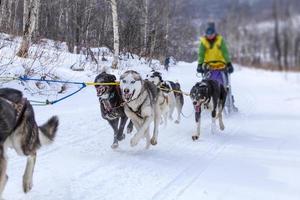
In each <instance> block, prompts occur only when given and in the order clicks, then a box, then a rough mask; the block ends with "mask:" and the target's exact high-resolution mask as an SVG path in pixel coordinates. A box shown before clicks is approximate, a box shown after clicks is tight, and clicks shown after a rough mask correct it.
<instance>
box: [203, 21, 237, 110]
mask: <svg viewBox="0 0 300 200" xmlns="http://www.w3.org/2000/svg"><path fill="white" fill-rule="evenodd" d="M233 71H234V69H233V66H232V64H231V59H230V56H229V52H228V49H227V45H226V43H225V41H224V39H223V37H222V36H221V35H220V34H218V33H217V32H216V29H215V24H214V23H208V26H207V29H206V31H205V36H204V37H201V38H200V46H199V55H198V67H197V72H198V73H201V74H202V75H204V77H205V78H207V79H212V80H215V81H217V82H218V83H219V84H222V85H224V87H225V88H227V90H228V93H227V94H228V98H227V102H226V104H227V106H228V107H229V110H232V111H238V109H237V107H235V105H234V98H233V95H232V93H231V86H230V80H229V76H228V73H229V74H231V73H233Z"/></svg>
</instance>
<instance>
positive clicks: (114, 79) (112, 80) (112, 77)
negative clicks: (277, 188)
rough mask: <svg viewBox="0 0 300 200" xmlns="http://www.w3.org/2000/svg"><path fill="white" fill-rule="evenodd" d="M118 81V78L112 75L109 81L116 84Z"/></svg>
mask: <svg viewBox="0 0 300 200" xmlns="http://www.w3.org/2000/svg"><path fill="white" fill-rule="evenodd" d="M116 80H117V78H116V76H115V75H113V74H111V75H110V76H109V81H111V82H115V81H116Z"/></svg>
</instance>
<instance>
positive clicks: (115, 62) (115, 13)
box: [109, 0, 120, 69]
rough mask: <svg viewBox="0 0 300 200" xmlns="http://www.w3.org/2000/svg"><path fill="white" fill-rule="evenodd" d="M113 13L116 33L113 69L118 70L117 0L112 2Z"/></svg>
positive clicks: (111, 0)
mask: <svg viewBox="0 0 300 200" xmlns="http://www.w3.org/2000/svg"><path fill="white" fill-rule="evenodd" d="M109 2H110V5H111V13H112V18H113V31H114V58H113V62H112V68H113V69H116V68H117V66H118V62H119V51H120V49H119V48H120V47H119V44H120V43H119V23H118V10H117V0H110V1H109Z"/></svg>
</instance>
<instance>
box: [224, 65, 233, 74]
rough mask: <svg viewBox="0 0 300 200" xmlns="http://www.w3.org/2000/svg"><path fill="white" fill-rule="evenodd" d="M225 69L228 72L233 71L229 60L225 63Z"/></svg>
mask: <svg viewBox="0 0 300 200" xmlns="http://www.w3.org/2000/svg"><path fill="white" fill-rule="evenodd" d="M226 69H227V72H228V73H229V74H231V73H233V71H234V69H233V66H232V64H231V62H229V63H227V65H226Z"/></svg>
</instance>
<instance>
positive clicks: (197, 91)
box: [190, 80, 226, 140]
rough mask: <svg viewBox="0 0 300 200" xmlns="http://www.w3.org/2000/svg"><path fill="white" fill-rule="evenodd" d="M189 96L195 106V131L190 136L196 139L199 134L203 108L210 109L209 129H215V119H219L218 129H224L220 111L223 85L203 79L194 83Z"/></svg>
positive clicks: (224, 95) (223, 98)
mask: <svg viewBox="0 0 300 200" xmlns="http://www.w3.org/2000/svg"><path fill="white" fill-rule="evenodd" d="M190 97H191V99H192V101H193V105H194V108H195V121H196V127H197V131H196V134H194V135H193V136H192V139H193V140H198V138H199V136H200V125H201V112H202V110H203V109H209V110H211V117H212V124H211V131H212V133H213V132H214V131H215V123H216V119H217V118H218V119H219V126H220V130H224V129H225V126H224V123H223V117H222V112H223V109H224V106H225V101H226V90H225V88H224V86H223V85H221V84H219V83H218V82H217V81H214V80H203V81H201V82H198V83H196V85H194V86H193V87H192V89H191V92H190Z"/></svg>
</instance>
